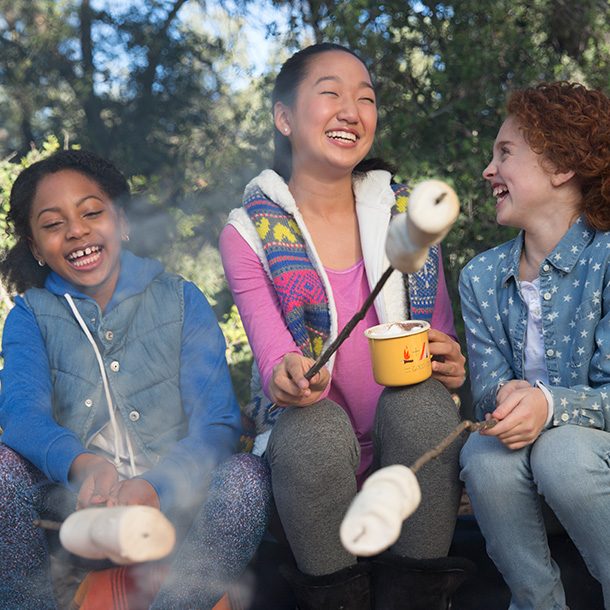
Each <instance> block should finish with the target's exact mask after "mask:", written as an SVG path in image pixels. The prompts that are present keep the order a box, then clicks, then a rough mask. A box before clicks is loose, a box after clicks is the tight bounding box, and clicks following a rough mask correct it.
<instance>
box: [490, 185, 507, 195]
mask: <svg viewBox="0 0 610 610" xmlns="http://www.w3.org/2000/svg"><path fill="white" fill-rule="evenodd" d="M506 193H508V189H507V188H506V187H505V186H495V187H494V189H493V196H494V197H500V196H501V195H505V194H506Z"/></svg>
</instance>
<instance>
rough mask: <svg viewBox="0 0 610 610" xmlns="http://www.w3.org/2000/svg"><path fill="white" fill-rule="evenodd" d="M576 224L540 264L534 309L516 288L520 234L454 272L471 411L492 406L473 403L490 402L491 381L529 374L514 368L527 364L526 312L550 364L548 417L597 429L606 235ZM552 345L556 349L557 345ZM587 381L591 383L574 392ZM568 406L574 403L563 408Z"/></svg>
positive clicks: (607, 380)
mask: <svg viewBox="0 0 610 610" xmlns="http://www.w3.org/2000/svg"><path fill="white" fill-rule="evenodd" d="M578 223H579V226H580V229H576V227H573V228H572V229H570V230H568V232H567V233H566V235H565V236H564V237H563V238H562V240H561V241H560V242H559V243H558V244H557V245H556V246H555V249H554V251H553V253H552V254H550V255H549V256H548V257H547V258H546V259H545V260H544V261H543V262H542V264H541V266H540V283H536V284H535V290H536V292H535V293H534V296H533V302H534V303H538V307H536V306H534V305H533V304H532V303H528V301H530V300H531V299H532V297H529V298H528V299H526V298H525V290H524V291H523V292H521V282H520V280H519V266H518V265H519V260H520V255H521V250H520V248H521V246H522V243H523V242H522V240H521V239H520V238H519V239H518V240H513V241H512V242H508V243H506V244H502V245H499V246H497V247H495V248H494V249H492V250H489V251H487V252H485V253H484V255H479V256H478V257H477V258H475V259H474V260H473V261H471V262H470V263H468V265H467V266H466V267H465V268H464V270H463V271H462V274H463V275H464V276H465V277H464V281H463V282H462V280H461V284H460V290H461V292H462V299H463V302H464V303H472V304H473V307H472V308H469V309H466V308H464V309H463V314H464V320H465V328H466V329H467V331H466V335H467V337H466V338H467V344H468V348H469V356H470V359H471V364H472V369H473V384H472V390H473V398H474V400H475V404H476V405H477V409H482V410H483V411H484V412H490V411H492V410H493V408H494V405H493V404H487V403H485V404H483V403H482V402H481V401H488V400H493V398H492V395H495V389H496V387H497V386H496V383H497V381H498V380H500V379H506V378H508V379H510V378H513V377H516V378H523V377H525V376H527V375H528V374H530V373H531V371H529V370H528V369H527V368H525V370H522V367H523V366H524V362H528V363H529V360H528V359H526V358H525V354H524V351H525V349H526V347H527V346H529V333H530V332H531V330H530V327H529V326H528V315H529V316H534V319H536V320H537V322H536V323H537V325H538V327H537V332H538V333H540V335H541V339H542V345H543V351H542V353H541V354H540V361H541V362H542V363H544V362H548V363H549V367H551V368H552V369H553V370H552V371H548V379H549V382H550V384H552V386H553V388H557V390H556V391H557V392H558V394H559V395H557V394H555V390H553V394H554V396H555V401H556V405H557V408H556V412H555V417H554V421H555V423H556V424H558V425H563V424H564V423H566V422H564V421H562V415H563V417H564V418H566V417H569V418H570V421H571V422H572V423H574V424H578V425H582V426H593V427H601V428H603V424H602V425H600V419H599V415H596V414H597V413H600V412H605V413H608V412H610V401H609V400H608V397H609V395H610V391H609V389H610V366H609V365H608V364H607V363H608V362H609V361H610V350H607V349H605V348H602V344H604V342H605V345H609V344H610V341H608V338H609V337H610V325H604V324H601V325H600V320H602V319H604V318H603V317H604V316H605V315H606V314H607V312H606V309H607V303H606V301H605V300H602V293H603V295H604V296H605V295H607V294H608V290H609V289H610V273H609V269H610V252H608V249H607V248H610V240H608V238H607V237H606V236H605V235H604V234H602V233H600V232H592V231H590V230H587V229H585V226H584V225H583V224H582V220H580V219H579V220H578ZM581 230H582V231H581ZM604 246H605V248H604ZM502 261H505V263H504V264H503V263H502ZM543 268H544V269H543ZM551 295H552V298H550V297H551ZM544 296H546V299H545V298H544ZM559 303H561V305H559ZM553 305H555V306H554V307H553ZM535 310H537V311H535ZM473 313H474V315H473ZM541 320H543V321H544V322H543V323H542V324H541ZM606 326H608V328H606ZM526 329H527V331H528V332H527V335H526ZM474 337H479V338H480V339H481V340H480V341H478V343H477V342H475V341H473V340H471V339H473V338H474ZM526 339H528V340H526ZM560 345H563V346H564V348H562V349H557V347H559V346H560ZM564 351H565V356H564V353H563V352H564ZM528 358H529V356H528ZM590 362H591V363H593V364H590ZM513 363H514V364H513ZM600 363H601V365H600ZM511 367H512V369H511ZM592 367H595V368H592ZM587 379H590V380H591V382H593V381H594V382H595V388H593V389H586V390H585V391H582V390H583V387H584V385H581V384H583V382H586V380H587ZM574 390H578V392H577V393H576V392H575V391H574ZM563 394H565V396H564V395H563ZM559 405H560V406H559ZM574 405H578V406H577V407H575V408H574V410H573V411H571V409H572V407H574ZM605 417H609V416H607V415H606V416H605Z"/></svg>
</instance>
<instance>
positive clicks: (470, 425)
mask: <svg viewBox="0 0 610 610" xmlns="http://www.w3.org/2000/svg"><path fill="white" fill-rule="evenodd" d="M497 423H498V420H496V419H488V420H487V421H479V422H473V421H470V420H469V419H466V420H464V421H463V422H461V423H460V424H459V425H458V426H457V427H456V428H455V430H453V432H451V433H450V434H448V435H447V436H446V437H445V438H444V439H443V440H442V441H441V442H440V443H439V444H438V445H436V447H433V448H432V449H430V450H429V451H426V453H424V454H423V455H422V456H421V457H420V458H418V459H417V460H415V462H413V465H412V466H410V467H409V468H411V470H412V471H413V472H417V471H418V470H419V469H420V468H421V467H422V466H423V465H424V464H426V463H427V462H429V461H430V460H433V459H434V458H436V457H438V456H439V455H440V454H441V453H442V452H443V451H445V449H447V447H449V445H451V443H453V441H454V440H455V439H456V438H457V437H458V436H460V434H462V432H464V430H469V431H470V432H476V431H478V430H488V429H489V428H493V427H494V426H495V425H496V424H497Z"/></svg>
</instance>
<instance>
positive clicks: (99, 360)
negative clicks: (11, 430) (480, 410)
mask: <svg viewBox="0 0 610 610" xmlns="http://www.w3.org/2000/svg"><path fill="white" fill-rule="evenodd" d="M64 297H65V298H66V301H68V305H69V306H70V309H71V310H72V313H73V314H74V317H75V318H76V320H77V322H78V324H79V326H80V327H81V328H82V330H83V332H84V333H85V336H86V337H87V339H88V340H89V343H91V346H92V347H93V351H94V352H95V357H96V359H97V364H98V366H99V369H100V373H101V375H102V383H103V385H104V393H105V395H106V405H107V406H108V415H109V416H110V425H111V427H112V433H113V436H114V465H115V466H116V467H117V468H118V467H119V466H120V465H121V457H120V452H119V436H120V432H119V426H118V423H117V420H116V415H115V412H114V404H113V402H112V396H111V395H110V386H109V385H108V377H107V375H106V369H105V368H104V361H103V360H102V355H101V354H100V350H99V348H98V347H97V344H96V342H95V340H94V339H93V336H92V335H91V332H90V331H89V329H88V328H87V325H86V324H85V321H84V320H83V318H82V316H81V315H80V312H79V311H78V309H77V308H76V305H75V304H74V301H73V300H72V297H71V296H70V295H69V294H68V293H67V292H66V293H65V294H64ZM125 436H126V439H127V451H128V453H129V466H130V468H131V476H133V477H135V476H136V474H137V472H136V464H135V458H134V453H133V447H132V445H131V439H130V438H129V432H128V431H127V430H125Z"/></svg>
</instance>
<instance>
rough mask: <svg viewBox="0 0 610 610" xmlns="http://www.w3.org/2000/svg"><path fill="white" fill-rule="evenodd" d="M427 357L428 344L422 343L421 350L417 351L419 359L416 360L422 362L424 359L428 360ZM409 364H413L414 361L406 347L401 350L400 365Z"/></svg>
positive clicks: (428, 353) (428, 355)
mask: <svg viewBox="0 0 610 610" xmlns="http://www.w3.org/2000/svg"><path fill="white" fill-rule="evenodd" d="M416 353H417V352H416ZM429 357H430V352H429V350H428V342H427V341H424V342H423V344H422V346H421V350H419V358H418V360H423V359H424V358H429ZM411 362H414V360H413V358H412V357H411V352H410V351H409V346H408V345H407V346H406V347H405V348H404V350H403V359H402V363H403V364H409V363H411Z"/></svg>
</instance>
